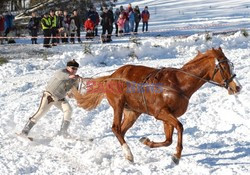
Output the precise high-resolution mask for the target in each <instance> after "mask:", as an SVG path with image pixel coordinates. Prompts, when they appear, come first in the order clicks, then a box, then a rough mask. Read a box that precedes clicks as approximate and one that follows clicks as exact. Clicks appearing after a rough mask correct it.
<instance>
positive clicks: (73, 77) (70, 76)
mask: <svg viewBox="0 0 250 175" xmlns="http://www.w3.org/2000/svg"><path fill="white" fill-rule="evenodd" d="M79 77H80V76H79V75H69V78H71V79H77V78H79Z"/></svg>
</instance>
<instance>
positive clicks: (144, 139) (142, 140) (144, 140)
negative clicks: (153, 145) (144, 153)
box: [140, 137, 148, 144]
mask: <svg viewBox="0 0 250 175" xmlns="http://www.w3.org/2000/svg"><path fill="white" fill-rule="evenodd" d="M146 140H148V138H147V137H142V138H140V142H141V143H143V144H145V142H146Z"/></svg>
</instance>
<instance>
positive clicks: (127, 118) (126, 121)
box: [121, 109, 141, 137]
mask: <svg viewBox="0 0 250 175" xmlns="http://www.w3.org/2000/svg"><path fill="white" fill-rule="evenodd" d="M123 114H124V117H123V121H122V126H121V134H122V136H123V137H124V136H125V134H126V132H127V131H128V129H129V128H131V127H132V126H133V124H134V123H135V121H136V120H137V119H138V117H139V116H140V115H141V114H140V113H138V112H135V111H130V110H126V109H124V111H123Z"/></svg>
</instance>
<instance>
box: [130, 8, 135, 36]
mask: <svg viewBox="0 0 250 175" xmlns="http://www.w3.org/2000/svg"><path fill="white" fill-rule="evenodd" d="M128 18H129V32H131V33H133V32H134V24H135V13H134V10H133V9H132V10H131V11H130V12H129V15H128Z"/></svg>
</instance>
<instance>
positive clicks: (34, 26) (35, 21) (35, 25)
mask: <svg viewBox="0 0 250 175" xmlns="http://www.w3.org/2000/svg"><path fill="white" fill-rule="evenodd" d="M31 16H32V17H31V19H30V21H29V23H28V29H29V30H30V34H31V42H32V44H37V32H38V29H39V23H40V21H39V18H37V16H36V12H32V14H31Z"/></svg>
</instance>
